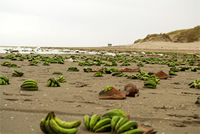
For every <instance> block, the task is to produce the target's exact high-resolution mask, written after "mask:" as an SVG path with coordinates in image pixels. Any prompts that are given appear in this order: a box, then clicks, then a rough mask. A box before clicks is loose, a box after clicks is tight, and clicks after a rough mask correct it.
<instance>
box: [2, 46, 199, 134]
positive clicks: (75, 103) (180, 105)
mask: <svg viewBox="0 0 200 134" xmlns="http://www.w3.org/2000/svg"><path fill="white" fill-rule="evenodd" d="M44 48H47V47H44ZM66 48H67V47H66ZM72 49H78V50H91V51H100V50H105V51H110V52H122V51H153V52H179V53H197V54H200V42H195V43H168V42H154V43H152V42H146V43H141V44H131V45H124V46H116V47H102V48H101V47H98V48H72ZM0 55H1V56H6V55H8V54H0ZM41 55H42V54H41ZM42 56H44V55H42ZM45 56H50V57H53V56H54V54H50V55H45ZM61 56H62V57H65V56H70V55H68V54H62V55H61ZM77 56H79V57H81V56H83V55H82V54H77ZM87 56H88V57H90V56H98V55H87ZM127 58H129V59H130V58H131V57H130V56H127ZM169 58H170V56H169ZM79 60H81V59H79ZM179 60H181V59H179ZM5 61H10V62H11V63H12V64H17V65H18V66H21V68H8V67H4V66H0V75H3V76H6V77H8V78H9V79H10V83H11V84H10V85H0V92H1V97H0V102H1V103H0V134H42V131H41V130H40V127H39V124H40V121H41V119H42V118H44V117H45V116H46V114H47V113H48V112H51V111H54V112H55V114H56V115H57V116H58V117H59V118H60V119H62V120H65V121H74V120H81V121H83V116H84V115H86V114H87V115H90V116H91V115H93V114H99V115H103V114H104V113H105V112H106V111H108V110H111V109H121V110H123V111H125V112H126V113H127V114H129V115H130V117H131V120H134V121H136V122H138V123H139V124H142V125H143V126H146V127H153V128H154V129H155V130H156V131H157V134H197V133H199V132H200V107H199V106H198V105H195V104H194V102H195V101H196V99H197V97H198V96H199V95H200V92H199V89H194V88H189V86H188V83H190V82H192V81H194V80H196V79H200V77H199V76H200V70H198V71H197V72H191V71H190V70H186V71H184V72H177V74H178V75H177V76H172V78H168V79H165V80H161V81H160V84H159V85H157V88H156V89H149V88H144V87H143V85H144V81H142V80H137V79H136V80H135V79H127V78H126V77H114V76H112V75H110V74H104V77H93V74H94V72H90V73H85V72H84V71H83V68H84V66H78V63H77V62H68V61H65V64H50V66H43V65H42V63H43V62H41V63H38V66H28V64H29V61H28V60H24V61H11V60H10V59H0V64H2V63H3V62H5ZM71 66H73V67H77V68H78V69H79V70H80V71H79V72H69V71H67V69H68V68H69V67H71ZM186 66H189V65H186ZM90 67H91V68H92V69H96V68H101V67H104V66H103V65H101V66H94V65H93V66H90ZM109 68H112V67H109ZM117 68H118V69H124V68H126V67H125V66H120V64H118V66H117ZM128 68H132V69H134V68H137V63H134V62H131V66H128ZM169 68H170V67H168V66H167V65H158V64H144V67H141V70H143V71H145V72H155V73H156V72H158V71H161V70H162V71H164V72H165V73H167V74H168V72H169ZM14 70H18V71H21V72H23V73H24V75H23V76H22V77H12V72H13V71H14ZM54 71H60V72H62V73H63V76H64V77H65V78H66V80H67V82H66V83H61V87H57V88H55V87H47V86H46V85H47V80H48V79H49V78H51V77H54V78H58V77H59V76H60V75H55V74H53V72H54ZM137 73H138V72H127V73H125V74H128V75H132V74H137ZM27 79H33V80H35V81H37V83H38V86H39V90H38V91H21V90H20V85H21V84H22V83H23V82H24V81H25V80H27ZM129 83H132V84H135V85H136V86H137V88H138V89H139V97H136V98H135V97H127V98H126V99H123V100H100V99H98V94H99V92H100V91H101V90H103V89H104V88H105V87H106V86H108V85H112V86H113V87H115V88H116V89H120V90H121V91H122V90H123V89H124V86H125V85H126V84H129ZM90 133H91V132H88V131H87V130H86V128H85V126H84V124H83V123H82V124H81V126H80V127H79V128H78V134H90ZM105 134H109V133H105Z"/></svg>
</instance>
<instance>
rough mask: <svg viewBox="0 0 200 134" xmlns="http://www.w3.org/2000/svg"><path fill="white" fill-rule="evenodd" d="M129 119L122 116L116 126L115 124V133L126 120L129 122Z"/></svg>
mask: <svg viewBox="0 0 200 134" xmlns="http://www.w3.org/2000/svg"><path fill="white" fill-rule="evenodd" d="M128 121H129V119H128V118H126V117H123V118H120V119H119V121H118V122H117V124H116V126H115V133H116V132H117V130H118V129H119V128H120V127H121V126H122V125H123V124H125V123H126V122H128Z"/></svg>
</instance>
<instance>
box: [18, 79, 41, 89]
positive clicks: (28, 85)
mask: <svg viewBox="0 0 200 134" xmlns="http://www.w3.org/2000/svg"><path fill="white" fill-rule="evenodd" d="M21 90H26V91H37V90H38V86H37V82H36V81H35V80H32V79H28V80H25V81H24V83H23V84H22V85H21Z"/></svg>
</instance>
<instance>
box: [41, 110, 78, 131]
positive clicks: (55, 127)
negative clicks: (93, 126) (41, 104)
mask: <svg viewBox="0 0 200 134" xmlns="http://www.w3.org/2000/svg"><path fill="white" fill-rule="evenodd" d="M80 125H81V121H80V120H77V121H73V122H66V121H62V120H60V119H59V118H58V117H56V116H55V114H54V112H50V113H48V114H47V116H46V117H45V118H43V119H42V120H41V122H40V129H41V130H42V132H43V133H45V134H75V133H76V132H77V131H78V129H77V127H79V126H80Z"/></svg>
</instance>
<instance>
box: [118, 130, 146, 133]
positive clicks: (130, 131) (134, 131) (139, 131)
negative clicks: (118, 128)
mask: <svg viewBox="0 0 200 134" xmlns="http://www.w3.org/2000/svg"><path fill="white" fill-rule="evenodd" d="M121 134H143V131H142V130H140V129H132V130H128V131H126V132H123V133H121Z"/></svg>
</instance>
